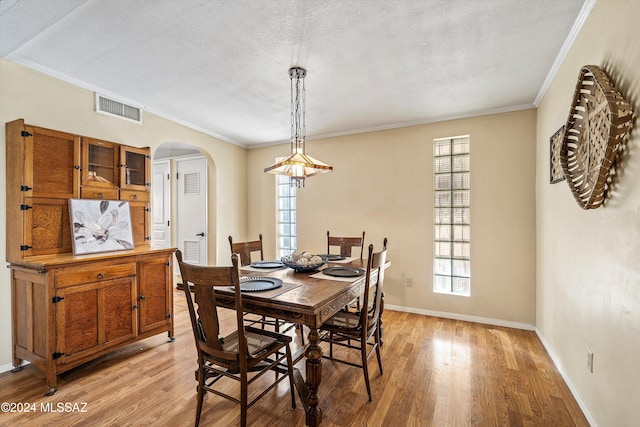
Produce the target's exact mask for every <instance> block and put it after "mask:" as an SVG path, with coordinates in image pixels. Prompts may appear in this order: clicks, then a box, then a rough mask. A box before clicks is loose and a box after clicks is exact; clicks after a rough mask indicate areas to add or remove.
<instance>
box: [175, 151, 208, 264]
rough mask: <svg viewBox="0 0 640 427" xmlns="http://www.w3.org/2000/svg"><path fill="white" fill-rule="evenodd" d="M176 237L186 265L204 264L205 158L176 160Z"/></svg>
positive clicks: (205, 220)
mask: <svg viewBox="0 0 640 427" xmlns="http://www.w3.org/2000/svg"><path fill="white" fill-rule="evenodd" d="M176 169H177V187H178V191H177V197H176V198H177V200H176V202H177V208H176V221H177V223H176V224H177V238H178V248H179V249H180V250H181V251H182V259H183V260H184V261H185V262H188V263H190V264H196V265H203V266H204V265H207V240H208V227H207V161H206V159H205V158H204V157H200V156H199V157H189V158H181V159H176Z"/></svg>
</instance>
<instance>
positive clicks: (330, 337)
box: [329, 332, 333, 359]
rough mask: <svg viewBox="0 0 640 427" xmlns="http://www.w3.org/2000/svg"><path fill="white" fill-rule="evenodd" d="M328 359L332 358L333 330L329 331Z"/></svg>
mask: <svg viewBox="0 0 640 427" xmlns="http://www.w3.org/2000/svg"><path fill="white" fill-rule="evenodd" d="M329 359H333V332H329Z"/></svg>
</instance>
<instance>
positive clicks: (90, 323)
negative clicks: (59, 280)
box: [63, 288, 98, 356]
mask: <svg viewBox="0 0 640 427" xmlns="http://www.w3.org/2000/svg"><path fill="white" fill-rule="evenodd" d="M74 290H75V289H73V290H71V292H69V291H68V292H66V295H65V296H64V320H65V322H64V329H63V333H64V338H65V340H64V344H65V345H64V353H65V354H66V355H67V356H70V355H73V354H76V353H79V352H81V351H84V350H87V349H90V348H94V347H96V346H97V345H98V289H97V288H92V289H87V290H79V289H77V290H76V291H77V292H73V291H74Z"/></svg>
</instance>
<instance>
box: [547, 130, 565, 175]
mask: <svg viewBox="0 0 640 427" xmlns="http://www.w3.org/2000/svg"><path fill="white" fill-rule="evenodd" d="M563 137H564V126H562V127H561V128H560V129H558V130H557V131H556V133H554V134H553V135H552V136H551V138H550V141H549V142H550V144H549V146H550V153H549V159H550V160H551V161H550V166H549V171H550V177H549V178H550V179H549V182H551V184H555V183H556V182H560V181H564V179H565V176H564V172H563V171H562V165H561V164H560V148H561V147H562V139H563Z"/></svg>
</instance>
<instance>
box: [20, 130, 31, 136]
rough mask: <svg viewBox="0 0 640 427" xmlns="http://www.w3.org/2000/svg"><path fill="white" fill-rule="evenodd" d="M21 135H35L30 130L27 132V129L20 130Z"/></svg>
mask: <svg viewBox="0 0 640 427" xmlns="http://www.w3.org/2000/svg"><path fill="white" fill-rule="evenodd" d="M20 135H21V136H33V135H32V134H30V133H29V132H27V131H26V130H23V131H22V132H20Z"/></svg>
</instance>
